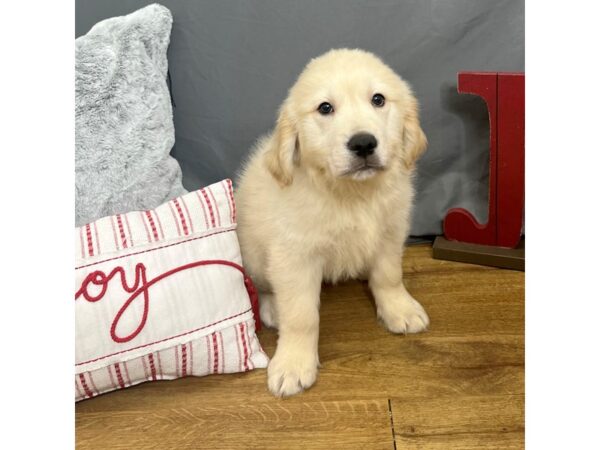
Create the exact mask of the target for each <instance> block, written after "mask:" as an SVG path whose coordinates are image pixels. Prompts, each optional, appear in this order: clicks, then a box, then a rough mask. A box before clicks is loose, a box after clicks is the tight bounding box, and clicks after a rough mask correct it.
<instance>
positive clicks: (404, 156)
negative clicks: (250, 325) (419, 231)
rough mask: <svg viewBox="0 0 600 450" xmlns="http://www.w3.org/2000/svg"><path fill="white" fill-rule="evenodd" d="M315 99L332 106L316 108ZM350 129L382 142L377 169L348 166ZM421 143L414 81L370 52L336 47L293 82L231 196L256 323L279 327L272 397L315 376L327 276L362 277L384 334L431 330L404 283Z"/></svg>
mask: <svg viewBox="0 0 600 450" xmlns="http://www.w3.org/2000/svg"><path fill="white" fill-rule="evenodd" d="M375 93H380V94H382V95H384V96H385V99H386V102H385V105H384V106H383V107H381V108H377V107H375V106H373V104H372V103H371V98H372V96H373V95H374V94H375ZM322 102H329V103H331V104H332V105H333V106H334V112H333V113H332V114H330V115H322V114H320V113H319V112H318V111H317V109H318V107H319V105H320V104H321V103H322ZM357 132H368V133H371V134H373V135H374V136H375V137H376V138H377V141H378V146H377V148H376V150H375V154H376V156H377V158H378V161H379V162H380V163H381V165H382V166H383V169H382V170H374V169H373V170H372V169H367V170H363V171H358V172H351V170H352V167H354V166H355V165H356V159H357V158H356V156H355V155H354V154H352V152H350V151H349V150H348V148H347V147H346V143H347V142H348V140H349V139H350V137H351V136H352V135H353V134H355V133H357ZM426 144H427V140H426V138H425V135H424V134H423V131H422V130H421V128H420V125H419V120H418V104H417V101H416V99H415V98H414V96H413V95H412V93H411V90H410V88H409V87H408V85H407V84H406V83H405V82H404V81H403V80H402V79H401V78H400V77H399V76H398V75H396V74H395V73H394V72H393V71H392V69H390V68H389V67H388V66H386V65H385V64H384V63H383V62H382V61H381V60H380V59H379V58H377V57H376V56H374V55H372V54H371V53H368V52H365V51H362V50H348V49H341V50H331V51H330V52H328V53H326V54H324V55H322V56H320V57H319V58H316V59H314V60H312V61H311V62H310V63H309V64H308V66H307V67H306V68H305V70H304V71H303V72H302V74H301V75H300V76H299V78H298V80H297V82H296V84H295V85H294V86H293V87H292V88H291V89H290V91H289V95H288V97H287V99H286V100H285V102H284V103H283V105H282V106H281V109H280V113H279V118H278V120H277V125H276V127H275V130H274V131H273V132H272V133H271V134H269V135H268V136H265V137H263V138H262V139H260V141H259V142H258V143H257V145H256V147H255V149H254V152H253V153H252V155H251V157H250V159H249V161H248V163H247V164H246V166H245V168H244V170H243V173H242V174H241V177H240V179H239V182H238V190H237V192H236V201H237V205H238V224H239V226H238V235H239V239H240V244H241V248H242V257H243V261H244V265H245V267H246V268H247V270H248V271H249V273H250V275H251V276H252V277H253V279H254V280H255V283H256V284H257V286H258V288H259V290H260V291H261V295H260V301H261V318H262V320H263V321H264V323H265V324H266V325H267V326H272V327H277V328H278V329H279V340H278V343H277V350H276V352H275V355H274V356H273V358H272V359H271V363H270V365H269V368H268V386H269V389H270V391H271V392H272V393H273V394H275V395H277V396H287V395H293V394H296V393H298V392H300V391H301V390H302V389H304V388H308V387H310V386H311V385H312V384H313V383H314V382H315V380H316V378H317V370H318V366H319V357H318V338H319V294H320V290H321V283H322V281H324V280H325V281H330V282H336V281H338V280H343V279H347V278H357V277H365V278H368V280H369V286H370V288H371V290H372V292H373V295H374V297H375V302H376V305H377V315H378V316H379V317H380V318H381V320H382V321H383V323H384V324H385V326H386V327H387V328H388V329H389V330H390V331H391V332H393V333H415V332H419V331H422V330H425V329H426V328H427V326H428V324H429V318H428V317H427V314H426V313H425V311H424V309H423V308H422V307H421V305H420V304H419V303H418V302H417V301H416V300H414V299H413V298H412V296H411V295H410V294H409V293H408V292H407V291H406V289H405V287H404V283H403V281H402V253H403V248H404V241H405V239H406V237H407V234H408V231H409V226H410V213H411V204H412V198H413V188H412V182H411V178H412V172H413V169H414V165H415V162H416V160H417V158H418V157H419V155H420V154H421V153H422V152H423V150H424V149H425V147H426Z"/></svg>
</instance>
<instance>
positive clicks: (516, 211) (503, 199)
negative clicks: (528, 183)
mask: <svg viewBox="0 0 600 450" xmlns="http://www.w3.org/2000/svg"><path fill="white" fill-rule="evenodd" d="M524 206H525V75H524V74H522V73H499V74H498V181H497V207H498V211H497V224H498V225H497V233H496V234H497V241H496V245H498V246H500V247H513V248H514V247H516V246H517V245H518V244H519V241H520V240H521V228H522V226H523V211H524Z"/></svg>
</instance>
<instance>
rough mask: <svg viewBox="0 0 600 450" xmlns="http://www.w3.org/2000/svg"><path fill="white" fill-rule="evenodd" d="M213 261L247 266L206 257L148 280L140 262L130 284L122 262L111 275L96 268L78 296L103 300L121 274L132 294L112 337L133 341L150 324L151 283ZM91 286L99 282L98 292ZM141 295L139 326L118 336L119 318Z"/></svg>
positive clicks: (236, 266)
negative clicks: (147, 322)
mask: <svg viewBox="0 0 600 450" xmlns="http://www.w3.org/2000/svg"><path fill="white" fill-rule="evenodd" d="M213 264H220V265H224V266H229V267H233V268H235V269H237V270H238V271H240V272H242V274H243V273H244V271H243V268H242V267H241V266H240V265H238V264H236V263H234V262H231V261H225V260H203V261H196V262H193V263H189V264H185V265H183V266H179V267H175V268H174V269H171V270H169V271H167V272H164V273H162V274H160V275H158V276H156V277H154V278H152V279H150V280H148V279H147V277H146V266H145V265H144V264H143V263H137V264H136V265H135V270H134V274H135V276H134V280H133V283H132V284H129V283H128V280H127V274H126V273H125V269H124V268H123V267H121V266H117V267H115V268H114V269H112V270H111V271H110V272H109V273H108V275H107V274H106V273H105V272H103V271H102V270H95V271H93V272H90V273H89V274H88V275H87V276H86V277H85V278H84V280H83V282H82V283H81V286H80V288H79V290H78V291H77V292H76V293H75V300H78V299H79V298H80V297H81V296H83V298H84V299H85V300H87V301H88V302H92V303H94V302H97V301H99V300H102V298H103V297H104V295H105V294H106V291H107V290H108V286H109V284H110V282H111V281H112V279H113V278H115V277H116V276H117V275H118V276H119V279H120V281H121V287H122V288H123V290H124V291H125V292H126V293H128V294H130V296H129V297H128V298H126V299H125V302H124V303H123V305H122V306H121V308H120V309H119V311H118V312H117V314H116V316H115V318H114V319H113V322H112V324H111V327H110V337H111V338H112V340H113V341H115V342H118V343H124V342H129V341H131V340H132V339H133V338H135V337H136V336H137V335H138V334H140V332H141V331H142V330H143V328H144V326H145V325H146V320H147V319H148V311H149V308H150V293H149V291H150V287H151V286H153V285H154V284H156V283H158V282H159V281H161V280H163V279H165V278H167V277H169V276H171V275H173V274H175V273H178V272H182V271H184V270H187V269H192V268H194V267H199V266H207V265H213ZM91 286H95V287H94V289H93V292H97V293H96V294H93V293H90V291H89V288H90V287H91ZM140 295H141V296H142V298H143V302H144V305H143V309H142V316H141V317H140V319H139V321H138V326H137V328H136V329H135V330H133V331H132V332H131V333H130V334H128V335H127V336H124V337H121V336H118V335H117V326H118V324H119V321H120V320H121V317H123V314H125V312H126V311H127V310H128V308H129V307H130V306H131V304H132V303H133V302H134V301H135V300H136V299H137V298H138V297H139V296H140Z"/></svg>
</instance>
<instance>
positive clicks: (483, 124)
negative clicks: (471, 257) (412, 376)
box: [75, 0, 524, 236]
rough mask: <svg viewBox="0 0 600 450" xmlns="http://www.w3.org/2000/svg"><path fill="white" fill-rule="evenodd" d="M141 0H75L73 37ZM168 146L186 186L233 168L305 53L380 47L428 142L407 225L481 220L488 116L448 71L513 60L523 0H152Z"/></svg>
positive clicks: (520, 53)
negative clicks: (159, 8)
mask: <svg viewBox="0 0 600 450" xmlns="http://www.w3.org/2000/svg"><path fill="white" fill-rule="evenodd" d="M150 3H153V2H151V1H147V0H76V9H75V13H76V21H75V25H76V26H75V30H76V36H80V35H82V34H85V33H86V32H87V31H88V30H89V29H90V28H91V27H92V25H94V24H95V23H96V22H98V21H100V20H103V19H105V18H108V17H112V16H119V15H123V14H128V13H130V12H132V11H134V10H136V9H138V8H140V7H142V6H145V5H147V4H150ZM161 4H163V5H165V6H166V7H168V8H169V9H170V10H171V12H172V13H173V19H174V21H173V31H172V33H171V45H170V47H169V53H168V59H169V68H170V69H169V70H170V73H171V80H172V94H173V100H174V103H175V107H174V120H175V147H174V149H173V152H172V154H173V156H175V158H177V160H178V161H179V163H180V164H181V167H182V170H183V181H184V185H185V187H186V188H187V189H189V190H192V189H196V188H198V187H200V186H202V185H205V184H208V183H211V182H214V181H218V180H220V179H222V178H225V177H233V176H234V174H235V173H236V171H237V170H238V169H239V167H240V164H241V161H242V160H243V159H244V157H245V155H246V154H247V152H248V151H249V149H250V147H251V145H252V143H253V142H254V141H255V140H256V138H257V137H259V136H260V135H261V134H263V133H265V132H266V131H268V130H269V129H270V128H272V127H273V124H274V120H275V116H276V111H277V108H278V107H279V104H280V103H281V102H282V101H283V99H284V98H285V96H286V93H287V90H288V88H289V87H290V86H291V85H292V83H293V82H294V80H295V78H296V77H297V75H298V74H299V72H300V71H301V69H302V68H303V67H304V65H305V64H306V63H307V62H308V61H309V59H310V58H312V57H314V56H318V55H319V54H321V53H323V52H325V51H327V50H329V49H330V48H334V47H360V48H364V49H366V50H370V51H372V52H374V53H376V54H378V55H379V56H380V57H382V58H383V59H384V60H385V61H386V62H387V63H388V64H389V65H390V66H392V68H394V69H395V70H396V71H397V72H398V73H399V74H400V75H402V76H403V77H404V78H405V79H406V80H407V81H408V82H409V83H410V84H411V85H412V87H413V89H414V91H415V93H416V95H417V97H418V98H419V100H420V102H421V114H422V125H423V129H424V131H425V133H426V134H427V137H428V138H429V148H428V150H427V152H426V153H425V154H424V156H423V158H422V159H421V161H420V163H419V169H418V178H417V200H416V207H415V214H414V218H413V227H412V233H411V234H412V235H416V236H423V235H431V234H441V221H442V219H443V217H444V215H445V212H446V210H447V209H448V208H450V207H455V206H462V207H466V208H468V209H469V210H471V212H473V213H474V214H475V216H476V217H477V218H478V219H479V220H481V221H485V220H487V197H488V192H487V190H488V185H487V182H488V178H487V177H488V166H487V164H488V139H489V125H488V117H487V112H486V108H485V103H484V102H483V100H481V99H479V98H478V97H475V96H470V95H462V94H461V95H458V94H457V93H456V73H457V72H458V71H468V70H471V71H523V70H524V1H523V0H396V1H394V0H301V1H298V0H212V1H211V0H164V1H162V2H161Z"/></svg>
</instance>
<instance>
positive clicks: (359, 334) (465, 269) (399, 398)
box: [76, 245, 524, 449]
mask: <svg viewBox="0 0 600 450" xmlns="http://www.w3.org/2000/svg"><path fill="white" fill-rule="evenodd" d="M404 272H405V277H406V284H407V286H408V289H409V290H410V291H411V293H412V294H413V295H414V296H415V297H416V298H417V299H419V300H420V301H421V303H422V304H423V305H424V306H425V308H426V309H427V311H428V313H429V315H430V318H431V326H430V330H429V331H428V332H427V333H424V334H419V335H410V336H399V335H392V334H390V333H388V332H387V331H386V330H385V329H384V328H383V327H382V326H381V325H380V324H378V323H377V321H376V319H375V310H374V306H373V301H372V299H371V298H370V294H369V292H368V288H367V285H366V283H365V282H360V281H353V282H348V283H343V284H340V285H337V286H324V288H323V292H322V295H321V300H322V306H321V339H320V347H319V351H320V358H321V363H322V366H323V367H322V369H321V372H320V375H319V379H318V381H317V383H316V384H315V386H314V387H313V388H311V389H310V390H308V391H306V392H305V393H304V394H302V395H300V396H296V397H292V398H288V399H276V398H274V397H272V396H271V395H270V394H269V393H268V392H267V389H266V372H265V371H264V370H257V371H253V372H249V373H246V374H231V375H215V376H210V377H203V378H185V379H180V380H175V381H161V382H154V383H146V384H143V385H139V386H135V387H133V388H129V389H126V390H124V391H119V392H115V393H111V394H107V395H103V396H100V397H98V398H95V399H92V400H87V401H84V402H81V403H78V404H77V406H76V440H77V447H78V448H82V449H112V448H114V449H131V448H156V449H170V448H207V449H212V448H214V449H286V448H291V449H294V448H302V449H337V448H351V449H354V448H364V449H380V448H381V449H393V448H394V445H396V448H398V449H400V448H402V449H404V448H408V449H412V448H415V449H416V448H424V449H429V448H432V449H436V448H443V449H452V448H460V449H463V448H499V449H505V448H523V446H524V444H523V441H524V418H523V415H524V413H523V409H524V408H523V403H524V274H523V273H521V272H513V271H506V270H500V269H494V268H489V267H481V266H474V265H469V264H462V263H455V262H450V261H438V260H434V259H432V257H431V248H430V246H429V245H418V246H413V247H409V248H408V249H407V251H406V258H405V263H404ZM259 337H260V340H261V343H262V344H263V347H264V348H265V351H266V352H267V353H268V354H270V355H272V354H273V351H274V349H275V344H276V338H277V335H276V332H274V331H273V330H269V329H265V330H263V331H261V332H260V333H259ZM390 408H391V411H390ZM392 421H393V424H394V425H393V428H392ZM394 438H395V442H394Z"/></svg>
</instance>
